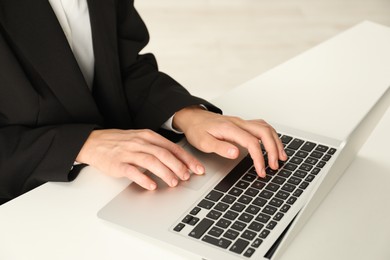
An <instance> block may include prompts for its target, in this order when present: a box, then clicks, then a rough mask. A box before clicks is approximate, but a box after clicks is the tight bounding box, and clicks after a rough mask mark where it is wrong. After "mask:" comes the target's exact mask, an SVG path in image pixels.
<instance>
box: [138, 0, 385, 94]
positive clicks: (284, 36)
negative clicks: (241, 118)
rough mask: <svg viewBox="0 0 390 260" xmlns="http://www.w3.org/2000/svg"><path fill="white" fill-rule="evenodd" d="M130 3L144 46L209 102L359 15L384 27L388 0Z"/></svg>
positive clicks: (339, 29) (348, 24) (142, 0)
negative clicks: (145, 34) (144, 30)
mask: <svg viewBox="0 0 390 260" xmlns="http://www.w3.org/2000/svg"><path fill="white" fill-rule="evenodd" d="M135 6H136V8H137V9H138V11H139V12H140V14H141V16H142V17H143V19H144V21H145V23H146V24H147V26H148V29H149V32H150V35H151V41H150V43H149V45H148V46H147V48H146V49H145V50H144V51H145V52H153V53H154V54H155V55H156V57H157V60H158V62H159V66H160V70H162V71H164V72H166V73H168V74H169V75H171V76H172V77H173V78H175V79H176V80H178V81H179V82H180V83H181V84H183V85H184V86H185V87H186V88H187V89H189V90H190V92H191V93H193V94H195V95H199V96H202V97H204V98H206V99H209V100H210V99H212V98H214V97H217V96H219V95H221V94H222V93H223V92H225V91H226V90H228V89H230V88H233V87H235V86H238V85H240V84H241V83H244V82H245V81H247V80H250V79H251V78H253V77H255V76H257V75H259V74H261V73H262V72H265V71H267V70H268V69H270V68H272V67H274V66H276V65H278V64H280V63H282V62H284V61H286V60H288V59H290V58H292V57H294V56H296V55H297V54H299V53H301V52H303V51H305V50H307V49H309V48H311V47H313V46H315V45H317V44H319V43H321V42H322V41H324V40H326V39H329V38H331V37H332V36H334V35H337V34H338V33H340V32H342V31H343V30H346V29H348V28H349V27H351V26H354V25H355V24H357V23H359V22H361V21H364V20H370V21H373V22H377V23H380V24H383V25H386V26H390V0H136V1H135ZM389 48H390V46H389ZM389 73H390V72H389Z"/></svg>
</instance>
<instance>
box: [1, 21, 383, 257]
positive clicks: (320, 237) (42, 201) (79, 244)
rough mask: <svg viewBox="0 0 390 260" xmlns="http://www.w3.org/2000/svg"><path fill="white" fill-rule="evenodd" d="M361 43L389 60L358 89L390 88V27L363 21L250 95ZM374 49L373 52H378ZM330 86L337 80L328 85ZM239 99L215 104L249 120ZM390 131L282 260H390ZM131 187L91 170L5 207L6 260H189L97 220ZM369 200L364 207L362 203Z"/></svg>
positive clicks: (267, 113) (368, 147)
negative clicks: (373, 84)
mask: <svg viewBox="0 0 390 260" xmlns="http://www.w3.org/2000/svg"><path fill="white" fill-rule="evenodd" d="M373 32H374V33H373ZM382 32H384V34H383V35H382ZM354 37H357V38H358V39H363V40H364V39H367V40H368V41H367V44H374V43H375V42H376V40H378V43H377V44H376V43H375V46H376V47H375V48H376V50H375V52H376V51H378V52H379V53H385V54H386V55H387V56H386V55H385V56H384V60H383V66H379V65H380V64H379V65H378V63H374V64H373V63H372V62H373V60H371V59H372V55H368V54H367V55H362V56H361V57H365V59H366V60H361V62H369V63H371V64H370V66H368V67H371V69H372V70H369V73H367V74H364V75H363V74H362V75H356V77H357V80H356V81H357V83H359V82H360V83H359V84H362V81H366V80H368V79H369V78H370V77H374V76H378V78H377V79H376V80H382V81H386V75H387V83H388V84H389V85H390V55H389V53H390V52H389V51H387V49H389V48H390V47H389V46H390V29H389V28H384V27H381V26H378V25H375V24H372V23H363V24H361V25H359V26H358V27H357V29H355V32H354V34H351V33H349V34H348V33H347V34H342V35H341V36H337V37H336V38H334V39H332V40H330V41H329V42H327V43H326V44H325V45H324V46H320V48H318V49H316V50H315V51H313V52H311V53H309V54H307V55H305V54H304V55H303V57H298V58H296V59H293V60H291V61H289V62H287V63H286V65H282V66H281V67H279V68H276V69H274V70H272V71H270V72H269V73H266V74H264V75H262V76H260V77H258V78H256V79H255V80H254V81H252V82H251V83H249V85H248V84H244V89H245V88H246V87H245V85H247V86H249V88H250V86H252V85H254V84H255V83H256V82H258V83H262V82H263V83H272V80H271V79H272V77H277V78H284V76H286V77H287V74H288V73H290V74H289V75H291V68H295V69H299V70H304V69H305V68H309V66H312V65H313V64H316V59H317V61H318V59H321V57H325V56H326V55H327V53H326V52H327V51H328V50H329V51H331V50H334V49H335V48H336V49H337V48H341V47H343V48H344V47H350V48H353V47H354V46H351V45H350V43H351V42H354V41H356V39H355V38H354ZM372 37H374V39H372ZM375 37H378V39H375ZM382 37H384V38H383V39H382ZM383 41H384V42H383ZM387 43H388V44H387ZM344 45H345V46H344ZM363 45H364V44H363ZM368 48H370V49H372V46H368ZM386 57H387V59H386ZM312 58H313V59H314V60H312ZM355 62H356V61H355V60H354V57H351V59H349V60H348V59H345V57H344V58H342V59H341V60H340V63H341V65H342V66H349V65H350V66H353V65H354V63H355ZM381 62H382V61H381ZM375 64H376V65H375ZM325 65H326V64H320V63H319V64H318V66H325ZM342 66H341V67H340V69H342ZM286 68H290V70H289V71H290V72H287V71H285V70H286ZM287 78H288V77H287ZM331 82H332V78H330V79H329V81H328V82H321V84H325V83H331ZM274 83H275V82H274ZM325 85H326V84H325ZM269 91H270V93H267V94H272V91H274V94H275V95H277V94H278V93H277V91H278V88H277V87H275V88H273V89H272V88H271V89H270V90H269ZM299 91H300V90H298V93H297V92H294V93H292V94H291V95H297V96H301V97H302V95H303V97H304V95H305V93H304V92H301V93H299ZM233 98H234V91H233V92H231V93H227V94H226V95H224V96H223V97H221V98H219V99H217V100H216V103H217V105H221V107H222V109H223V110H224V111H227V112H228V113H230V112H237V111H238V112H239V114H241V115H242V116H244V117H246V116H249V115H248V114H246V113H245V111H246V110H245V109H243V110H237V109H238V108H237V104H235V103H234V102H233V101H234V99H233ZM324 98H330V97H326V96H325V97H324ZM368 98H369V95H368ZM229 99H230V101H231V102H230V103H229V102H228V101H229ZM282 99H283V98H282ZM336 100H337V99H336ZM262 104H263V105H264V106H266V107H267V108H268V109H267V110H264V118H267V119H270V121H275V122H282V123H285V124H290V123H291V124H290V125H292V126H294V124H295V125H300V126H302V125H305V124H306V125H305V127H306V126H307V127H309V129H310V127H313V130H318V129H314V128H316V127H317V128H320V129H322V130H323V131H326V132H327V133H330V134H331V135H333V136H336V137H337V136H343V135H345V134H346V133H345V132H343V131H338V130H337V129H333V128H331V127H329V126H328V129H323V127H324V126H323V125H321V120H317V121H316V120H314V122H315V124H314V126H312V125H310V122H309V123H308V122H303V121H302V122H301V121H298V122H297V121H296V120H295V121H290V120H291V118H290V117H286V116H285V115H283V114H282V113H281V112H280V109H279V110H275V109H276V107H277V105H275V103H272V102H270V101H265V102H263V103H262ZM319 109H322V107H319ZM329 110H330V111H329V113H330V114H332V113H333V114H337V111H332V109H331V108H329ZM241 112H242V113H241ZM308 113H310V112H308ZM236 114H237V113H236ZM348 120H349V121H350V122H352V123H356V122H355V121H354V120H356V118H354V116H353V115H352V116H351V118H349V119H346V121H347V122H349V121H348ZM350 122H349V123H350ZM311 123H313V122H311ZM307 127H306V128H307ZM388 133H390V110H389V109H388V110H387V112H386V114H385V115H384V117H383V118H382V120H381V122H380V123H379V125H378V126H377V127H376V129H375V130H374V132H373V133H372V134H371V136H370V138H369V140H368V141H367V142H366V144H365V145H364V146H363V148H362V149H361V151H360V153H359V155H358V157H357V158H356V159H355V161H354V162H353V164H352V165H351V166H350V168H349V169H348V170H347V172H346V173H345V175H344V176H343V177H342V178H341V180H340V181H339V182H338V183H337V185H336V186H335V188H334V189H333V190H332V191H331V193H330V194H329V195H328V197H327V198H326V199H325V201H324V202H323V203H322V204H321V205H320V207H319V208H318V210H317V211H316V212H315V214H314V215H313V216H312V218H311V219H310V221H309V222H308V223H307V224H306V226H305V227H304V229H303V230H302V231H301V232H300V234H299V235H298V236H297V237H296V239H295V240H294V242H293V243H292V244H291V246H290V247H289V249H288V251H287V252H286V253H285V255H284V256H283V259H299V260H301V259H390V248H389V246H388V245H389V243H390V221H389V220H390V206H389V201H390V188H389V186H390V160H389V159H390V153H389V152H388V150H387V149H388V147H390V138H389V134H388ZM128 184H129V181H128V180H125V179H112V178H110V177H107V176H105V175H104V174H102V173H100V172H98V171H96V170H95V169H93V168H90V167H87V168H85V169H84V170H83V171H82V173H81V174H80V176H79V177H78V178H77V179H76V180H75V181H74V182H72V183H47V184H45V185H42V186H40V187H39V188H37V189H34V190H33V191H31V192H29V193H26V194H24V195H23V196H20V197H19V198H17V199H15V200H12V201H11V202H9V203H6V204H4V205H2V206H0V259H6V260H12V259H15V260H16V259H17V260H23V259H39V260H45V259H50V260H51V259H56V260H60V259H64V260H65V259H66V260H68V259H95V260H99V259H162V258H165V259H187V258H188V257H190V255H186V254H184V256H183V252H181V251H180V250H178V249H176V248H172V247H169V246H165V245H161V244H155V243H151V242H150V241H148V240H146V239H142V238H139V237H135V236H134V235H133V234H132V233H131V232H129V231H128V230H126V229H123V228H120V227H118V226H115V225H112V224H109V223H107V222H104V221H102V220H100V219H98V218H97V216H96V213H97V211H98V210H99V209H100V208H102V207H103V206H104V205H105V204H106V203H107V202H108V201H110V200H111V199H112V198H113V197H114V196H115V195H116V194H118V193H119V192H120V191H122V190H123V189H124V188H125V187H126V186H127V185H128ZM362 202H365V204H363V205H362V204H361V203H362Z"/></svg>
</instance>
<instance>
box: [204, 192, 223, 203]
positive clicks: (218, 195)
mask: <svg viewBox="0 0 390 260" xmlns="http://www.w3.org/2000/svg"><path fill="white" fill-rule="evenodd" d="M222 196H223V193H221V192H219V191H216V190H212V191H210V193H209V194H208V195H207V196H206V199H208V200H211V201H215V202H216V201H218V200H219V199H220V198H221V197H222Z"/></svg>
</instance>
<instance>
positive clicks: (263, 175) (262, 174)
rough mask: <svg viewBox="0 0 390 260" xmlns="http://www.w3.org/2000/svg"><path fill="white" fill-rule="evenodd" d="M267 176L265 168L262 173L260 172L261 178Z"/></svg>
mask: <svg viewBox="0 0 390 260" xmlns="http://www.w3.org/2000/svg"><path fill="white" fill-rule="evenodd" d="M265 175H266V173H265V169H264V168H263V169H261V171H260V176H261V177H263V178H264V177H265Z"/></svg>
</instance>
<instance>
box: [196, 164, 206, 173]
mask: <svg viewBox="0 0 390 260" xmlns="http://www.w3.org/2000/svg"><path fill="white" fill-rule="evenodd" d="M204 172H205V169H204V167H203V166H201V165H198V166H196V173H197V174H203V173H204Z"/></svg>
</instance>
